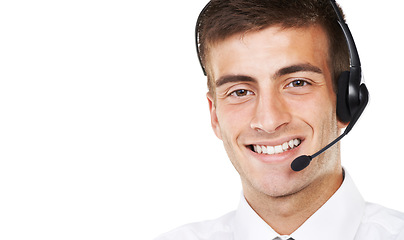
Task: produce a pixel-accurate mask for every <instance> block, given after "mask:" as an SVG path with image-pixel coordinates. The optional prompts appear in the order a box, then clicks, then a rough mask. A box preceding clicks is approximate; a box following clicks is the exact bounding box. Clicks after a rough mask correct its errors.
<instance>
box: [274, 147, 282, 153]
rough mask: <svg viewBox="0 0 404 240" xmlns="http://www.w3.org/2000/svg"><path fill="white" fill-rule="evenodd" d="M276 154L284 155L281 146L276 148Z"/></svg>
mask: <svg viewBox="0 0 404 240" xmlns="http://www.w3.org/2000/svg"><path fill="white" fill-rule="evenodd" d="M275 153H283V149H282V146H281V145H279V146H275Z"/></svg>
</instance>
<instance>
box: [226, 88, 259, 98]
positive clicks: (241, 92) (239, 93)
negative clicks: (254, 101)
mask: <svg viewBox="0 0 404 240" xmlns="http://www.w3.org/2000/svg"><path fill="white" fill-rule="evenodd" d="M251 94H254V93H253V92H251V91H249V90H245V89H239V90H236V91H233V92H231V93H230V95H231V96H234V97H245V96H248V95H251Z"/></svg>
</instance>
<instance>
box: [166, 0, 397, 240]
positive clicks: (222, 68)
mask: <svg viewBox="0 0 404 240" xmlns="http://www.w3.org/2000/svg"><path fill="white" fill-rule="evenodd" d="M197 33H198V37H197V41H198V43H199V44H198V53H199V54H200V60H201V63H202V66H203V70H204V72H205V73H206V75H207V77H208V86H209V92H208V94H207V98H208V102H209V108H210V115H211V124H212V128H213V130H214V132H215V134H216V136H217V137H218V138H219V139H221V140H222V141H223V144H224V147H225V149H226V152H227V154H228V156H229V159H230V160H231V162H232V164H233V165H234V167H235V169H236V170H237V171H238V173H239V174H240V177H241V182H242V188H243V195H242V198H241V201H240V206H239V208H238V209H237V210H236V211H234V212H231V213H229V214H227V215H225V216H223V217H221V218H219V219H216V220H212V221H206V222H201V223H194V224H190V225H186V226H184V227H181V228H178V229H176V230H174V231H172V232H170V233H167V234H165V235H163V236H161V237H160V238H159V239H161V240H163V239H176V240H179V239H204V240H205V239H209V240H219V239H220V240H230V239H237V240H248V239H254V240H261V239H268V240H272V239H295V240H305V239H310V240H315V239H335V240H347V239H366V240H372V239H383V240H386V239H404V215H403V214H401V213H399V212H396V211H393V210H389V209H386V208H383V207H381V206H379V205H375V204H370V203H366V202H365V201H364V200H363V199H362V197H361V195H360V194H359V192H358V190H357V189H356V187H355V185H354V183H353V182H352V179H351V178H350V176H349V174H347V173H346V172H345V170H344V169H343V168H342V166H341V159H340V148H339V145H338V144H336V145H334V146H332V147H331V148H329V149H328V150H327V151H324V152H323V153H321V154H319V156H318V157H316V158H313V160H312V161H311V163H310V165H309V166H308V167H306V168H302V169H300V170H301V171H294V170H293V169H292V168H291V164H292V162H293V161H294V160H295V159H296V158H298V157H299V156H301V155H307V154H313V153H316V152H317V151H319V150H320V149H322V148H323V147H324V146H326V145H328V144H329V143H330V142H332V141H333V140H334V139H336V138H338V137H339V136H340V134H341V130H342V129H343V128H345V127H347V125H348V123H349V121H347V120H346V116H340V115H339V114H337V112H338V110H337V92H338V89H339V85H340V84H341V83H338V81H339V80H338V79H339V76H340V75H341V74H342V72H343V71H347V70H349V69H350V55H349V52H348V47H347V44H346V40H345V36H344V33H343V30H342V29H341V27H340V25H339V23H338V18H337V15H336V10H335V9H334V8H333V6H332V4H331V2H330V1H329V0H293V1H290V0H289V1H284V0H216V1H211V2H210V3H209V4H208V5H207V7H206V8H205V9H204V10H203V12H202V13H201V16H200V19H199V20H198V23H197ZM363 108H364V106H363ZM362 110H363V109H362ZM359 115H360V114H359ZM359 115H358V116H357V117H359ZM352 121H356V119H355V120H352Z"/></svg>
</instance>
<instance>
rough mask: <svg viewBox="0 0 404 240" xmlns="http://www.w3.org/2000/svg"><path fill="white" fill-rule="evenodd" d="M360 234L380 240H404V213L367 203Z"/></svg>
mask: <svg viewBox="0 0 404 240" xmlns="http://www.w3.org/2000/svg"><path fill="white" fill-rule="evenodd" d="M359 232H360V233H366V234H367V235H372V236H379V237H380V239H397V240H398V239H399V240H404V213H402V212H399V211H395V210H392V209H389V208H385V207H383V206H380V205H378V204H374V203H367V204H366V209H365V215H364V217H363V221H362V224H361V227H360V231H359Z"/></svg>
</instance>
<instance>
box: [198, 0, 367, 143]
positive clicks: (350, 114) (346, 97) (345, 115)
mask: <svg viewBox="0 0 404 240" xmlns="http://www.w3.org/2000/svg"><path fill="white" fill-rule="evenodd" d="M330 3H331V5H332V7H333V8H334V11H335V13H336V15H337V17H338V23H339V25H340V26H341V29H342V31H343V33H344V35H345V39H346V42H347V45H348V49H349V57H350V70H349V71H345V72H342V73H341V75H340V77H339V79H338V93H337V116H338V118H339V120H340V121H342V122H345V123H348V122H349V125H348V126H347V128H346V129H345V131H344V133H343V134H342V135H344V136H345V135H346V134H347V133H348V132H349V131H350V130H351V129H352V127H353V126H354V125H355V123H356V122H357V121H358V119H359V117H360V115H361V114H362V112H363V110H364V109H365V107H366V105H367V103H368V101H369V92H368V90H367V87H366V85H365V84H364V83H362V70H361V62H360V59H359V54H358V51H357V49H356V45H355V41H354V39H353V37H352V34H351V31H350V30H349V28H348V25H347V24H346V23H345V21H344V18H343V17H342V14H341V12H340V10H339V8H338V7H337V4H336V3H335V0H330ZM209 6H210V2H209V3H208V4H207V5H206V6H205V7H204V8H203V10H202V11H201V13H200V14H199V17H198V20H197V22H196V27H195V43H196V51H197V54H198V59H199V63H200V64H201V67H202V71H203V74H204V75H205V76H206V70H205V67H204V66H203V63H202V57H201V55H200V49H199V47H200V46H199V29H200V25H201V18H202V16H203V15H204V14H205V12H206V10H207V9H208V8H209Z"/></svg>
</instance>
